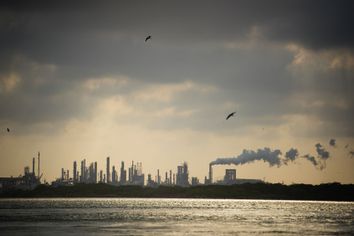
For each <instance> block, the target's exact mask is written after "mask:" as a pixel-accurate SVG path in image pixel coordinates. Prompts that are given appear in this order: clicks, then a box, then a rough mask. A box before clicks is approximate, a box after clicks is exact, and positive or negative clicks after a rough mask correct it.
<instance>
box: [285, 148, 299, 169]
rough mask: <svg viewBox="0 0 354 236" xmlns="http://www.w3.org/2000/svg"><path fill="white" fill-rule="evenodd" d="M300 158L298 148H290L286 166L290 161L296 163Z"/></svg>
mask: <svg viewBox="0 0 354 236" xmlns="http://www.w3.org/2000/svg"><path fill="white" fill-rule="evenodd" d="M298 156H299V151H298V150H297V149H296V148H290V150H289V151H287V152H286V153H285V160H284V164H286V165H287V164H288V162H289V161H294V160H295V159H296V157H298Z"/></svg>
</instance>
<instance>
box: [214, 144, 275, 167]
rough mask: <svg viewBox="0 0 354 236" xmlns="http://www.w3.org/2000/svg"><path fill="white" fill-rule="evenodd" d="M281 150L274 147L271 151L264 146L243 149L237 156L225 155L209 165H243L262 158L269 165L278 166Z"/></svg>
mask: <svg viewBox="0 0 354 236" xmlns="http://www.w3.org/2000/svg"><path fill="white" fill-rule="evenodd" d="M281 154H282V153H281V151H280V150H278V149H276V150H274V151H272V150H271V149H270V148H267V147H265V148H264V149H258V150H257V151H253V150H243V152H242V153H241V154H240V155H238V156H237V157H226V158H218V159H216V160H215V161H212V162H211V163H210V164H211V165H231V164H234V165H243V164H246V163H251V162H254V161H260V160H263V161H264V162H267V163H268V164H269V166H275V165H276V166H278V167H279V166H280V165H281Z"/></svg>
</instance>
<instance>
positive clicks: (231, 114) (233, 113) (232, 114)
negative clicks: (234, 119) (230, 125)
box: [226, 111, 236, 120]
mask: <svg viewBox="0 0 354 236" xmlns="http://www.w3.org/2000/svg"><path fill="white" fill-rule="evenodd" d="M235 113H236V111H234V112H232V113H230V114H229V115H228V116H227V117H226V120H228V119H229V118H230V117H231V116H234V115H235Z"/></svg>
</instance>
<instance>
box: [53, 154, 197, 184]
mask: <svg viewBox="0 0 354 236" xmlns="http://www.w3.org/2000/svg"><path fill="white" fill-rule="evenodd" d="M110 161H111V160H110V157H107V158H106V168H105V172H104V171H103V170H100V171H98V167H97V162H92V163H86V159H83V160H81V162H80V171H79V170H78V164H77V161H74V162H73V170H72V176H70V171H69V170H68V169H67V170H65V169H64V168H62V169H61V177H60V178H58V179H57V180H55V181H53V182H52V185H53V186H62V185H74V184H78V183H91V184H95V183H106V184H112V185H139V186H144V185H145V174H144V173H143V171H142V162H137V163H136V164H134V161H132V163H131V165H130V166H129V167H128V174H127V170H126V169H125V164H124V161H122V162H121V166H120V171H118V170H117V169H116V166H115V165H112V166H111V162H110ZM191 184H192V185H198V184H199V180H198V178H197V177H192V182H191ZM191 184H190V182H189V172H188V165H187V163H186V162H184V163H183V164H182V165H180V166H177V173H172V170H169V171H166V172H165V176H164V179H163V178H162V176H161V175H160V170H157V175H156V176H154V178H153V177H152V175H151V174H148V175H147V181H146V186H148V187H157V186H159V185H170V186H171V185H178V186H182V187H187V186H190V185H191Z"/></svg>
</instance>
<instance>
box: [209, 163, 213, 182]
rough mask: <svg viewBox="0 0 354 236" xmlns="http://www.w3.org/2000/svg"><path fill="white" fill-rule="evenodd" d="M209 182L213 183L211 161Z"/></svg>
mask: <svg viewBox="0 0 354 236" xmlns="http://www.w3.org/2000/svg"><path fill="white" fill-rule="evenodd" d="M209 182H210V184H212V183H213V165H212V164H211V163H210V164H209Z"/></svg>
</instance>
